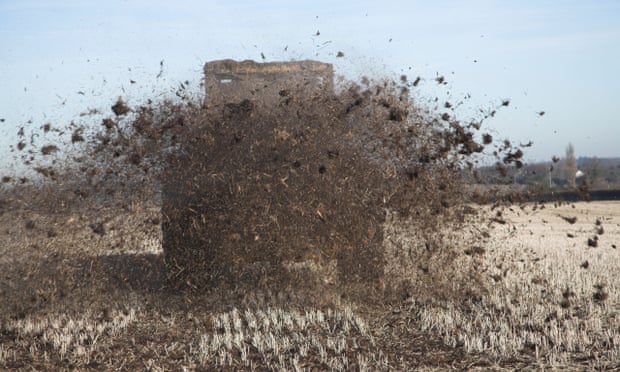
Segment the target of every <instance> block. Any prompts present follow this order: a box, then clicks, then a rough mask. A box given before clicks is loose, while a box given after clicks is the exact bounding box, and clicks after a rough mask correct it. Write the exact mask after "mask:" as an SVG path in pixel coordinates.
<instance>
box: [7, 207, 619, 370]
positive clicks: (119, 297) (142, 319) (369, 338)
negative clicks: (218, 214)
mask: <svg viewBox="0 0 620 372" xmlns="http://www.w3.org/2000/svg"><path fill="white" fill-rule="evenodd" d="M477 208H480V209H481V210H482V213H481V214H480V215H479V222H478V223H477V224H474V225H472V226H471V230H475V231H479V232H482V233H483V235H484V236H488V237H487V238H486V241H485V242H483V243H482V244H481V245H480V246H476V247H472V246H468V245H467V243H466V239H459V240H458V241H459V242H460V243H458V244H460V245H461V247H459V250H460V251H461V252H462V254H461V255H460V257H459V259H457V260H456V261H455V265H457V266H458V265H459V264H461V265H462V267H463V270H469V268H470V267H471V266H472V265H473V266H474V267H476V270H477V271H478V272H479V274H480V276H481V279H482V280H483V281H484V283H485V284H486V289H487V290H486V292H484V293H481V294H478V295H475V296H472V298H469V299H463V298H460V299H459V298H456V299H453V300H449V299H443V298H441V296H440V294H441V293H439V292H438V293H437V294H438V297H437V299H436V300H434V301H433V300H432V299H430V298H426V299H422V298H416V297H409V298H404V299H402V301H392V302H390V303H385V302H384V303H376V304H374V305H373V304H368V303H359V302H351V301H347V300H346V298H343V297H342V296H334V295H326V296H324V297H320V296H314V297H305V296H301V295H300V294H299V293H295V292H294V291H287V290H286V288H284V289H282V290H281V291H279V292H271V291H269V290H266V291H260V290H256V291H255V292H253V293H247V292H242V291H235V290H234V289H229V288H219V289H218V288H215V289H213V290H211V291H207V292H205V293H202V294H195V293H187V292H175V291H170V290H168V289H167V288H166V285H165V270H164V265H163V261H162V251H161V246H160V241H161V235H160V234H161V230H160V227H159V225H158V224H154V223H153V221H155V222H157V218H158V213H159V212H158V210H157V209H148V208H135V209H129V210H100V211H97V216H98V217H99V218H100V219H101V221H104V222H103V225H104V229H105V231H106V233H105V234H103V235H101V234H98V233H97V232H94V231H93V228H92V227H91V226H90V224H91V222H90V221H91V219H92V217H89V218H87V217H86V216H87V215H89V214H92V213H93V211H82V212H81V213H80V212H75V213H73V214H67V215H62V214H59V215H45V214H41V213H40V212H37V213H35V212H32V211H29V210H27V209H23V208H18V207H15V208H10V207H9V206H6V205H5V209H4V210H3V211H4V213H3V214H2V215H1V216H0V229H1V233H2V235H3V236H4V238H3V240H4V242H5V243H4V244H3V246H2V260H0V270H1V271H2V273H3V280H2V282H1V285H2V286H1V287H0V290H1V292H0V295H1V296H2V301H1V305H0V307H1V308H0V313H1V314H2V318H1V319H0V321H1V323H0V324H1V332H0V366H2V368H7V369H20V368H21V369H30V368H35V369H58V368H78V369H82V370H111V369H119V368H120V369H124V370H135V369H144V368H146V369H149V370H163V369H181V368H182V367H186V368H189V369H208V370H219V369H222V368H225V369H228V368H230V369H237V370H238V369H245V370H247V369H265V368H267V369H286V370H304V369H310V368H319V369H335V370H350V369H356V370H357V369H359V370H410V369H411V368H418V369H425V370H436V369H441V370H443V369H453V368H456V369H462V368H469V369H476V368H477V369H489V368H491V369H495V370H501V369H513V368H523V367H528V368H564V369H583V368H587V369H606V368H617V367H618V366H619V365H618V362H617V361H618V360H619V359H620V358H619V357H620V356H619V352H620V350H619V348H620V323H618V319H617V312H618V309H619V308H620V290H619V286H620V283H619V282H618V279H617V275H616V274H617V273H618V272H619V270H620V267H619V265H620V260H618V257H617V256H618V254H620V252H619V251H618V250H617V248H616V247H617V245H618V244H620V204H619V203H617V202H591V203H584V202H581V203H575V204H564V205H561V206H557V207H554V206H553V204H546V205H545V207H544V208H541V206H540V205H539V204H528V205H525V206H524V208H523V209H520V208H519V207H518V206H511V207H506V208H504V209H503V210H502V212H501V216H502V218H503V220H504V221H505V223H504V224H500V223H497V222H494V223H490V222H489V221H491V219H495V218H497V211H498V209H497V208H495V209H493V210H492V211H491V210H490V209H491V208H490V207H488V206H487V207H477ZM509 208H511V209H512V211H511V210H510V209H509ZM534 209H536V210H534ZM573 218H576V220H575V221H574V223H571V222H570V221H573ZM597 221H598V223H597ZM391 223H392V224H394V225H392V226H386V229H385V236H386V238H385V239H386V240H385V244H384V245H385V246H386V247H390V246H392V247H393V246H394V243H393V242H395V241H400V243H401V244H406V245H405V246H407V247H415V246H416V242H415V241H411V240H409V241H408V239H413V238H412V237H413V236H414V235H415V234H414V233H413V232H412V231H411V230H407V229H406V228H403V226H405V225H406V223H403V222H400V223H399V222H398V221H393V220H392V221H391ZM396 225H398V226H396ZM52 228H53V230H54V231H55V234H51V235H53V236H50V234H48V233H49V231H50V229H52ZM601 229H602V233H601ZM594 236H597V237H598V239H597V241H598V245H597V246H596V247H591V246H588V239H593V237H594ZM390 239H391V240H392V243H390V242H389V240H390ZM391 244H392V245H391ZM457 266H455V267H457ZM430 270H433V268H432V267H431V268H430ZM454 274H458V272H456V271H451V272H446V271H443V272H442V275H443V276H444V277H445V278H447V279H446V282H447V283H449V280H448V279H449V278H451V277H453V276H454ZM416 275H420V274H416ZM455 283H456V281H455Z"/></svg>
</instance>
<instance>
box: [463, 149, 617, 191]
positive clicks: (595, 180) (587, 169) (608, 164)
mask: <svg viewBox="0 0 620 372" xmlns="http://www.w3.org/2000/svg"><path fill="white" fill-rule="evenodd" d="M555 160H556V161H547V162H537V163H526V164H524V165H523V166H522V167H521V168H516V167H513V168H510V169H509V170H508V172H507V173H506V175H505V176H504V175H502V174H501V173H500V172H498V171H497V167H496V166H484V167H479V168H477V169H476V170H475V171H474V174H473V175H472V182H474V183H484V184H490V185H522V186H534V187H536V188H538V189H544V190H549V191H558V192H560V191H570V190H573V189H575V186H579V185H580V184H583V183H586V184H587V186H588V189H590V190H610V189H620V157H617V158H598V157H586V156H582V157H578V158H577V159H576V160H577V169H578V171H579V177H577V174H575V175H572V172H570V173H568V172H566V169H565V167H564V160H563V159H555ZM571 176H572V179H571Z"/></svg>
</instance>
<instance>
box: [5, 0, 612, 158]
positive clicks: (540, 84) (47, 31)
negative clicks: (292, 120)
mask: <svg viewBox="0 0 620 372" xmlns="http://www.w3.org/2000/svg"><path fill="white" fill-rule="evenodd" d="M338 51H342V52H343V53H344V54H345V56H344V58H336V54H337V52H338ZM261 53H263V55H264V56H265V58H266V60H267V61H275V60H291V59H297V60H299V59H318V60H322V61H326V62H332V63H334V65H335V69H336V73H337V74H341V75H344V76H346V77H349V78H356V77H359V76H361V75H368V76H370V77H381V76H388V77H398V76H400V74H402V73H406V74H408V75H409V76H410V77H411V78H414V77H416V76H418V75H419V76H421V77H422V78H423V81H422V84H420V85H419V87H418V90H417V91H416V92H415V93H414V96H415V97H420V98H422V97H426V98H432V97H434V95H436V94H439V95H440V99H443V98H445V97H442V96H441V95H443V96H447V95H448V92H449V94H450V97H462V96H464V95H466V94H471V96H472V98H471V99H470V100H469V101H468V102H467V106H468V107H470V108H471V112H475V110H477V109H478V108H488V107H492V106H494V105H496V104H497V103H498V102H500V101H501V100H502V99H510V100H511V104H510V106H509V107H508V108H507V109H504V110H501V111H500V112H499V114H498V115H497V116H496V118H495V119H493V120H492V121H491V122H488V124H487V123H486V122H485V125H487V127H486V129H487V130H489V131H491V132H492V133H494V135H495V136H496V137H500V138H504V137H506V138H510V139H513V140H515V141H516V142H522V143H525V142H528V141H530V140H531V141H533V142H534V146H533V148H531V149H530V151H529V152H528V156H527V158H528V159H529V160H549V159H550V158H551V156H552V155H563V154H564V151H565V148H566V146H567V145H568V143H569V142H572V143H573V144H574V146H575V153H576V155H577V156H599V157H610V156H620V145H619V144H620V119H619V115H618V114H617V113H616V108H617V107H618V102H620V2H619V1H617V0H609V1H603V0H601V1H583V0H582V1H539V0H537V1H533V0H531V1H530V0H519V1H499V0H497V1H492V0H473V1H457V0H435V1H323V0H313V1H269V0H263V1H236V2H235V1H230V0H228V1H183V0H178V1H156V0H150V1H139V0H136V1H132V0H126V1H119V0H108V1H83V0H55V1H47V0H39V1H36V0H0V82H1V84H2V89H0V119H4V122H0V138H1V139H0V146H1V147H0V156H1V157H3V158H6V157H7V156H8V155H7V154H8V153H7V151H6V150H7V148H8V145H9V144H14V143H15V140H14V139H15V134H16V132H17V130H18V128H19V127H21V126H23V125H25V124H26V123H27V122H28V121H29V120H31V121H32V123H33V124H31V125H32V126H34V127H39V126H41V125H43V124H44V123H46V122H50V123H51V124H52V125H55V124H57V125H59V126H62V125H65V124H66V123H68V122H69V121H71V120H75V121H83V122H86V121H88V120H91V121H93V125H98V124H99V122H95V121H94V120H93V119H92V118H89V117H79V116H78V114H79V113H80V112H83V111H86V110H87V109H91V108H95V109H100V110H102V111H104V112H105V113H109V106H110V103H112V102H113V101H115V100H116V98H117V97H118V96H123V97H127V98H128V100H129V103H130V104H131V103H139V102H140V101H141V100H144V99H146V98H149V97H151V98H152V97H153V96H158V97H161V96H165V95H171V94H172V92H173V91H174V89H175V88H176V86H177V85H178V83H179V82H180V81H184V80H190V81H192V82H193V83H194V86H195V89H199V88H198V83H199V82H200V79H201V78H202V72H201V69H202V66H203V64H204V63H205V62H207V61H209V60H214V59H222V58H233V59H240V60H242V59H254V60H257V61H261V60H262V57H261ZM161 61H163V64H160V62H161ZM436 74H439V75H444V76H445V77H446V79H447V81H448V85H447V86H444V89H443V90H437V87H436V84H435V82H434V81H433V78H434V77H435V76H436ZM130 80H133V81H135V83H131V81H130ZM451 100H453V101H458V99H457V98H451ZM539 111H545V112H546V114H545V115H544V116H542V117H541V116H538V115H537V112H539ZM52 140H53V139H52V138H50V141H52Z"/></svg>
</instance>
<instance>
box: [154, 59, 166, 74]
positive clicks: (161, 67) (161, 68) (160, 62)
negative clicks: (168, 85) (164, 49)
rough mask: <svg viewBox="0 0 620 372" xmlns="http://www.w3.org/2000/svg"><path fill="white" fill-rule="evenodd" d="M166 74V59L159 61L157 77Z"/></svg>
mask: <svg viewBox="0 0 620 372" xmlns="http://www.w3.org/2000/svg"><path fill="white" fill-rule="evenodd" d="M163 74H164V60H163V59H162V60H161V61H159V74H157V76H156V78H157V79H159V78H160V77H161V76H162V75H163Z"/></svg>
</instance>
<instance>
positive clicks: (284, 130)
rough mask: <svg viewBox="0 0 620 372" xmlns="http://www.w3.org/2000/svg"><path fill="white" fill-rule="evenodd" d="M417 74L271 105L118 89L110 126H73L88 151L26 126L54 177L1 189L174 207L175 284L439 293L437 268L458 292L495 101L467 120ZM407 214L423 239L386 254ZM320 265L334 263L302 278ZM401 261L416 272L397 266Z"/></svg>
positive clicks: (44, 207)
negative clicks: (471, 194)
mask: <svg viewBox="0 0 620 372" xmlns="http://www.w3.org/2000/svg"><path fill="white" fill-rule="evenodd" d="M418 81H419V79H416V80H415V82H414V83H407V79H406V78H403V79H401V81H400V82H392V81H385V82H380V83H377V84H371V83H370V82H369V81H368V80H366V79H363V81H362V83H361V84H356V83H348V84H347V85H346V86H342V87H341V89H340V90H339V91H338V92H334V91H332V90H326V91H322V92H321V93H320V94H317V93H316V91H312V93H309V91H308V90H307V89H304V86H303V85H299V86H291V87H290V88H288V89H283V90H281V91H280V92H279V95H278V99H277V101H276V102H271V101H270V104H263V103H264V102H262V97H261V95H260V93H258V94H255V95H254V96H252V98H251V99H247V98H246V99H243V100H230V101H227V102H222V103H220V104H217V105H204V104H203V102H200V101H199V100H197V99H194V98H191V97H187V96H185V95H184V94H183V88H184V85H183V84H182V88H181V89H180V90H179V92H178V93H179V94H178V96H179V97H181V98H180V99H179V100H178V101H174V102H173V101H164V102H161V103H150V102H149V104H147V105H144V106H142V107H137V108H131V107H130V106H129V105H128V104H127V103H126V102H124V101H123V100H122V99H121V98H119V99H118V101H117V102H115V103H114V104H113V105H112V106H111V109H112V112H113V113H114V115H113V116H110V117H108V118H105V119H104V120H103V121H102V122H101V123H100V127H99V129H97V130H93V129H92V128H85V127H76V128H72V130H71V131H69V132H68V137H67V142H71V143H73V144H77V145H79V148H80V151H79V154H78V153H77V152H74V153H70V154H67V156H66V159H65V160H64V161H63V162H62V164H63V165H62V166H59V165H58V163H56V164H54V163H52V164H51V165H47V166H45V167H42V166H41V165H40V164H39V163H38V162H37V161H36V158H37V157H43V158H45V157H50V156H58V154H57V153H58V152H59V151H61V149H59V147H57V146H55V145H50V144H43V145H42V146H40V151H38V152H37V153H35V151H34V150H33V149H28V147H33V146H34V144H28V146H26V144H25V143H26V142H25V139H24V138H22V139H21V140H20V142H19V144H18V145H17V149H18V151H31V153H30V154H29V156H28V160H27V164H28V165H30V166H31V167H32V169H34V170H35V171H36V172H38V173H39V174H40V175H41V177H43V178H44V179H45V180H46V182H38V183H36V184H34V185H30V184H28V182H27V181H28V180H26V179H24V178H20V177H14V176H5V177H4V179H3V181H4V182H5V184H11V185H13V186H12V187H8V186H5V188H4V190H3V193H4V196H3V203H8V202H9V201H16V200H21V202H22V204H23V203H25V200H26V199H28V205H29V207H30V208H35V209H38V210H40V211H47V212H50V213H52V212H53V213H63V211H69V210H72V209H75V208H82V209H84V208H87V209H88V208H101V207H102V206H106V207H116V208H118V207H121V208H128V206H129V205H135V204H136V203H137V204H146V205H159V206H161V208H162V221H161V224H162V230H163V237H164V238H163V242H164V258H165V263H166V267H167V274H166V276H167V282H166V283H167V286H169V287H171V288H180V289H189V290H196V291H204V290H208V289H209V288H213V287H216V286H234V287H239V286H246V287H248V288H281V287H286V288H293V289H295V290H299V291H304V290H305V291H308V292H309V293H317V292H320V291H325V290H333V291H335V292H338V293H340V294H342V293H346V294H347V295H348V296H351V297H355V298H357V299H364V298H366V299H373V300H376V299H388V300H392V299H398V298H401V297H406V296H412V295H415V294H416V293H417V292H416V291H418V292H419V291H421V289H420V288H426V289H425V291H426V290H428V289H429V288H431V292H432V288H438V287H437V285H438V283H444V284H445V285H443V287H442V288H440V289H437V290H441V291H444V290H446V291H449V288H454V287H455V286H454V285H453V284H452V283H450V279H449V277H450V276H449V275H448V276H446V273H445V272H444V270H445V269H446V268H450V267H452V266H451V265H453V262H454V260H455V258H456V257H457V256H458V254H459V253H458V252H457V251H456V250H455V249H451V238H450V236H454V234H455V233H456V234H458V232H459V231H461V229H462V228H463V227H464V226H465V225H466V222H467V221H468V219H469V216H470V214H471V210H470V209H469V208H467V207H466V205H465V202H466V200H467V195H466V191H465V190H466V187H465V183H466V182H467V179H468V178H466V177H465V176H464V175H466V174H467V172H466V171H467V169H468V168H472V167H473V162H474V160H473V158H474V157H475V156H476V155H477V154H479V153H481V152H482V151H483V149H484V148H485V146H490V145H491V144H492V142H493V139H492V138H491V136H490V135H488V134H484V133H478V131H479V130H480V127H481V122H482V120H484V119H485V118H487V117H489V116H493V115H495V111H492V112H490V113H488V114H484V116H483V117H481V118H478V119H476V120H470V121H468V122H462V121H459V120H457V119H456V118H455V117H454V116H453V114H452V113H451V111H450V110H449V108H450V107H451V105H449V104H448V103H446V104H445V105H444V106H443V107H442V108H439V109H428V108H427V107H420V106H417V105H416V103H415V102H413V100H412V99H411V98H410V96H409V88H411V87H415V86H416V85H417V82H418ZM437 83H439V84H441V83H443V81H439V80H438V81H437ZM270 99H271V98H270ZM507 105H508V102H502V103H501V104H500V105H498V107H502V106H507ZM46 130H50V128H47V129H46ZM21 134H22V137H23V130H22V131H21ZM483 134H484V135H483ZM477 138H481V140H480V141H478V140H476V139H477ZM25 148H26V149H25ZM499 148H500V153H503V154H504V155H503V158H499V157H498V159H500V162H499V163H498V164H501V166H498V168H499V169H500V171H501V170H504V169H506V167H508V166H511V165H515V166H517V167H519V166H521V165H522V163H521V161H520V159H521V157H522V155H523V153H522V152H521V150H520V149H513V148H512V146H511V145H510V143H509V142H506V143H503V144H501V145H500V146H499ZM496 156H498V155H497V152H496ZM500 156H501V155H500ZM19 183H22V184H24V185H22V186H19V185H18V184H19ZM24 195H28V196H27V197H24ZM85 205H86V207H85ZM395 219H396V220H398V221H405V220H406V221H408V222H407V223H408V227H407V228H408V229H409V230H410V231H415V236H416V241H417V242H418V243H419V244H416V247H415V248H414V249H412V247H405V246H402V245H400V246H399V245H394V244H391V245H390V247H391V248H390V249H391V250H390V253H389V256H386V250H385V248H386V239H387V238H388V237H387V236H386V231H391V230H389V229H388V230H386V223H388V222H390V221H394V220H395ZM158 222H159V221H158ZM97 223H98V221H93V226H99V225H98V224H97ZM93 231H94V230H93ZM97 233H98V234H105V230H104V229H98V231H97ZM399 260H400V261H402V260H408V261H407V262H409V263H408V264H406V265H399V266H398V268H396V269H395V266H394V265H393V264H390V262H392V263H393V262H395V261H399ZM310 267H318V268H319V269H317V270H318V272H320V273H321V274H320V275H315V276H313V277H309V276H301V277H300V270H301V271H304V270H306V271H308V270H310V269H309V268H310ZM291 268H297V269H299V270H297V271H295V270H291ZM403 268H404V269H405V270H406V271H409V274H411V275H410V276H413V277H416V278H417V283H414V282H415V281H414V282H411V281H406V280H401V279H402V278H403V275H402V272H399V274H398V275H396V274H395V271H398V270H401V271H402V270H403ZM317 270H314V271H317ZM310 271H312V270H310ZM413 271H416V272H417V274H416V275H413V274H414V273H412V272H413ZM300 278H302V279H300ZM397 278H400V279H397ZM446 278H448V279H446ZM471 278H472V277H470V276H469V274H467V275H463V276H462V278H461V279H462V280H463V281H467V283H468V284H470V285H471V284H472V283H474V282H472V281H471ZM439 279H441V280H439ZM461 279H460V280H461ZM420 281H422V282H425V283H427V284H428V285H427V286H420V285H419V284H420V283H419V282H420ZM457 287H458V286H457ZM449 295H450V294H449Z"/></svg>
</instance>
